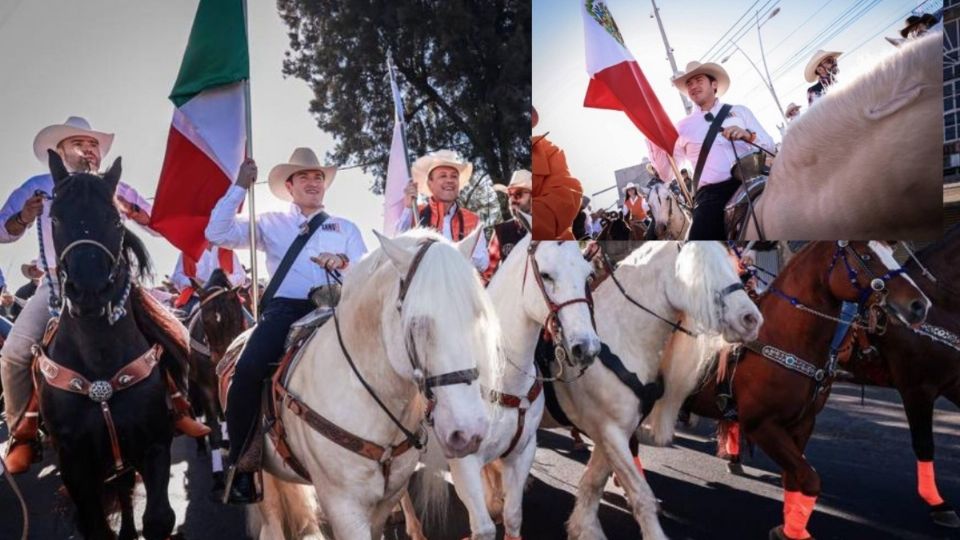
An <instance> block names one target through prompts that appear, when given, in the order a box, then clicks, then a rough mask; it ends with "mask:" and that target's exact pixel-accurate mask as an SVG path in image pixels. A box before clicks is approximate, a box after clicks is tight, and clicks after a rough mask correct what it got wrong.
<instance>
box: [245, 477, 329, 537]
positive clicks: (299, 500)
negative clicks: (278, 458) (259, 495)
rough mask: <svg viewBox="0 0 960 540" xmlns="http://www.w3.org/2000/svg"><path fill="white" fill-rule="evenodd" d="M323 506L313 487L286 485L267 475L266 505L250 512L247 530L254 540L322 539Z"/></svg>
mask: <svg viewBox="0 0 960 540" xmlns="http://www.w3.org/2000/svg"><path fill="white" fill-rule="evenodd" d="M318 512H319V505H318V503H317V498H316V494H315V492H314V489H313V486H308V485H303V484H296V483H293V482H284V481H283V480H280V479H279V478H277V477H275V476H273V475H272V474H268V473H264V474H263V502H261V503H259V504H258V505H257V507H256V511H254V512H247V528H248V530H249V532H250V534H251V536H253V537H254V538H258V539H261V540H265V539H272V538H322V536H321V533H320V523H319V520H318V519H317V514H318Z"/></svg>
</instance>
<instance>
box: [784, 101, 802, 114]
mask: <svg viewBox="0 0 960 540" xmlns="http://www.w3.org/2000/svg"><path fill="white" fill-rule="evenodd" d="M793 109H796V110H798V111H799V110H800V106H799V105H797V104H796V103H794V102H792V101H791V102H790V104H789V105H787V110H786V111H784V113H783V114H785V115H787V116H790V111H792V110H793Z"/></svg>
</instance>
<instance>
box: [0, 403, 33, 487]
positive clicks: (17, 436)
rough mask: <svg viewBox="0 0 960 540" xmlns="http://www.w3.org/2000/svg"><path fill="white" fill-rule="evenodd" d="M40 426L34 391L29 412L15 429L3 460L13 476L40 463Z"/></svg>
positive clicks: (25, 413)
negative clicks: (38, 432) (38, 435)
mask: <svg viewBox="0 0 960 540" xmlns="http://www.w3.org/2000/svg"><path fill="white" fill-rule="evenodd" d="M39 424H40V404H39V401H38V400H37V391H36V389H34V391H33V395H32V396H30V401H29V402H28V403H27V410H26V411H24V413H23V416H22V417H21V418H20V422H19V423H17V427H16V428H14V429H13V433H12V435H11V437H10V445H9V446H8V448H7V455H6V456H5V457H4V458H3V465H4V467H6V469H7V470H8V471H10V473H11V474H20V473H23V472H26V471H27V470H28V469H30V465H32V464H34V463H38V462H39V461H40V460H41V459H42V457H43V447H42V446H40V441H39V440H38V439H37V431H38V428H39Z"/></svg>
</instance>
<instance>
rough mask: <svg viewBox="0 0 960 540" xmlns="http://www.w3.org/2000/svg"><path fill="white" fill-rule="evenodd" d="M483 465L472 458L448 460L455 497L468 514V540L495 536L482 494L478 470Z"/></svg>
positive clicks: (480, 477) (490, 539)
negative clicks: (469, 534) (469, 539)
mask: <svg viewBox="0 0 960 540" xmlns="http://www.w3.org/2000/svg"><path fill="white" fill-rule="evenodd" d="M482 467H483V463H481V462H480V459H479V458H477V457H476V456H475V455H474V456H466V457H463V458H460V459H453V460H450V475H451V476H452V477H453V487H454V489H456V491H457V496H458V497H460V500H461V501H463V505H464V506H466V507H467V511H468V512H469V513H470V533H471V536H470V538H471V539H472V540H493V539H494V538H496V535H497V526H496V525H494V523H493V520H492V519H490V513H489V512H487V503H486V500H485V499H484V493H483V475H482V474H481V473H480V469H481V468H482Z"/></svg>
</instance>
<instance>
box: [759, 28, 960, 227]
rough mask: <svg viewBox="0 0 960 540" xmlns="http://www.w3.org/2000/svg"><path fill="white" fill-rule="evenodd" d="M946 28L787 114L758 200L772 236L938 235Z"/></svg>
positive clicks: (941, 199) (941, 188) (940, 208)
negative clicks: (783, 133)
mask: <svg viewBox="0 0 960 540" xmlns="http://www.w3.org/2000/svg"><path fill="white" fill-rule="evenodd" d="M942 37H943V36H942V34H940V33H935V34H931V35H929V36H925V37H923V38H920V39H917V40H915V41H911V42H910V43H908V44H905V45H903V46H902V47H900V48H898V49H897V50H896V51H893V52H892V55H891V56H890V57H889V58H887V59H886V60H884V61H883V62H881V63H880V64H878V66H877V67H876V68H874V69H873V70H871V71H869V72H867V73H865V74H863V75H861V76H860V77H858V78H856V79H854V80H851V81H849V82H845V83H842V84H841V86H839V87H838V88H835V89H834V88H831V90H830V92H829V93H828V94H827V95H826V96H824V97H823V98H821V99H820V100H818V101H817V102H816V103H814V105H813V106H812V107H810V110H809V111H807V112H806V113H804V114H803V115H801V116H800V117H799V118H797V119H796V120H794V121H793V122H792V123H791V124H790V129H789V130H787V134H786V136H785V137H784V139H783V150H782V151H781V152H780V154H779V155H778V156H777V158H776V160H774V163H773V168H772V170H771V172H770V180H769V182H768V183H767V187H766V190H765V191H764V194H763V196H762V197H760V199H759V201H758V202H757V204H756V211H757V219H758V220H759V221H760V225H761V229H762V230H763V234H764V236H765V237H766V238H769V239H784V238H803V239H806V240H837V239H850V240H869V239H875V238H891V239H921V238H923V239H933V238H938V237H939V236H940V235H941V233H942V230H943V228H942V225H941V223H940V215H941V214H942V212H943V168H942V162H943V152H942V142H943V139H942V138H943V128H942V126H943V107H942V103H941V99H942V98H943V76H942V72H941V68H942V61H941V60H942V54H943V53H942V48H943V45H942V44H943V39H942ZM747 238H748V239H751V240H757V239H759V237H758V235H757V231H756V225H755V224H754V222H753V220H750V222H749V225H748V227H747Z"/></svg>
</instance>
